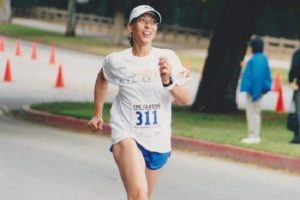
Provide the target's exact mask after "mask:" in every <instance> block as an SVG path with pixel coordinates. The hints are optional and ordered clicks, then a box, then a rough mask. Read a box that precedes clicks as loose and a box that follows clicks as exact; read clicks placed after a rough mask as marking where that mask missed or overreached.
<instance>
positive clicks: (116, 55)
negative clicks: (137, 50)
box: [104, 48, 130, 63]
mask: <svg viewBox="0 0 300 200" xmlns="http://www.w3.org/2000/svg"><path fill="white" fill-rule="evenodd" d="M129 52H130V48H128V49H124V50H122V51H117V52H113V53H110V54H108V55H106V56H105V57H104V61H105V62H109V63H116V62H118V61H119V60H122V59H123V58H124V57H125V58H126V57H127V56H128V54H129Z"/></svg>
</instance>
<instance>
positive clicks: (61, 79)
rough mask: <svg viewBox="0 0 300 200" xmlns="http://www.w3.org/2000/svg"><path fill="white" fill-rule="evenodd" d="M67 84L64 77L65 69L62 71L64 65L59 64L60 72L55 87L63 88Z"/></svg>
mask: <svg viewBox="0 0 300 200" xmlns="http://www.w3.org/2000/svg"><path fill="white" fill-rule="evenodd" d="M64 86H65V84H64V77H63V71H62V65H61V64H60V65H59V69H58V74H57V78H56V83H55V87H56V88H63V87H64Z"/></svg>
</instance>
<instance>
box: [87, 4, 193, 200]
mask: <svg viewBox="0 0 300 200" xmlns="http://www.w3.org/2000/svg"><path fill="white" fill-rule="evenodd" d="M161 21H162V18H161V15H160V13H159V12H158V11H156V10H155V9H154V8H152V7H150V6H148V5H140V6H137V7H135V8H134V9H133V10H132V11H131V14H130V17H129V21H128V24H127V28H128V31H129V33H130V38H129V40H130V44H131V46H132V47H131V48H128V49H125V50H123V51H121V52H115V53H112V54H110V55H108V56H106V57H105V59H104V62H103V65H102V68H101V70H100V72H99V74H98V76H97V79H96V83H95V91H94V115H93V117H92V118H91V120H90V121H89V123H88V126H89V127H90V128H91V129H92V130H94V131H97V130H101V129H102V125H103V119H102V108H103V104H104V99H105V95H106V92H107V85H108V82H109V83H112V84H114V85H117V86H118V87H119V92H118V94H117V96H116V97H115V99H114V101H113V104H112V108H111V111H110V114H111V116H110V126H111V130H112V133H111V142H112V146H111V151H112V154H113V157H114V159H115V162H116V164H117V166H118V168H119V173H120V176H121V178H122V181H123V184H124V187H125V189H126V192H127V198H128V199H130V200H131V199H142V200H149V199H151V195H152V193H153V190H154V186H155V184H156V183H157V181H158V179H159V176H160V174H161V170H162V168H163V166H164V165H165V164H166V162H167V160H168V158H169V157H170V154H171V105H172V101H173V100H175V101H176V102H178V103H180V104H182V105H187V104H188V103H189V94H188V91H187V89H186V88H185V87H184V83H186V82H187V80H189V79H190V77H189V73H188V72H187V70H186V69H185V68H184V67H183V66H182V64H181V62H180V60H179V58H178V57H177V55H176V54H175V53H174V52H173V51H172V50H168V49H159V48H155V47H152V41H153V40H154V38H155V35H156V33H157V26H158V24H159V23H161Z"/></svg>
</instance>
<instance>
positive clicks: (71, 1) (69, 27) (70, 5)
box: [65, 0, 76, 37]
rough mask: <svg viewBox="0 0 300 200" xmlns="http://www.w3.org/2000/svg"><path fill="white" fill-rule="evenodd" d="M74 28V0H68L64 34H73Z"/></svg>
mask: <svg viewBox="0 0 300 200" xmlns="http://www.w3.org/2000/svg"><path fill="white" fill-rule="evenodd" d="M75 30H76V0H69V3H68V19H67V30H66V33H65V36H71V37H73V36H75V35H76V34H75Z"/></svg>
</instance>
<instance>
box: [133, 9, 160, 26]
mask: <svg viewBox="0 0 300 200" xmlns="http://www.w3.org/2000/svg"><path fill="white" fill-rule="evenodd" d="M144 13H152V14H154V16H155V19H156V21H157V23H161V16H160V14H159V12H157V11H156V10H155V9H154V8H152V7H151V6H148V5H140V6H137V7H135V8H134V9H132V11H131V13H130V16H129V23H131V22H132V20H133V19H135V18H137V17H139V16H141V15H142V14H144Z"/></svg>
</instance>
